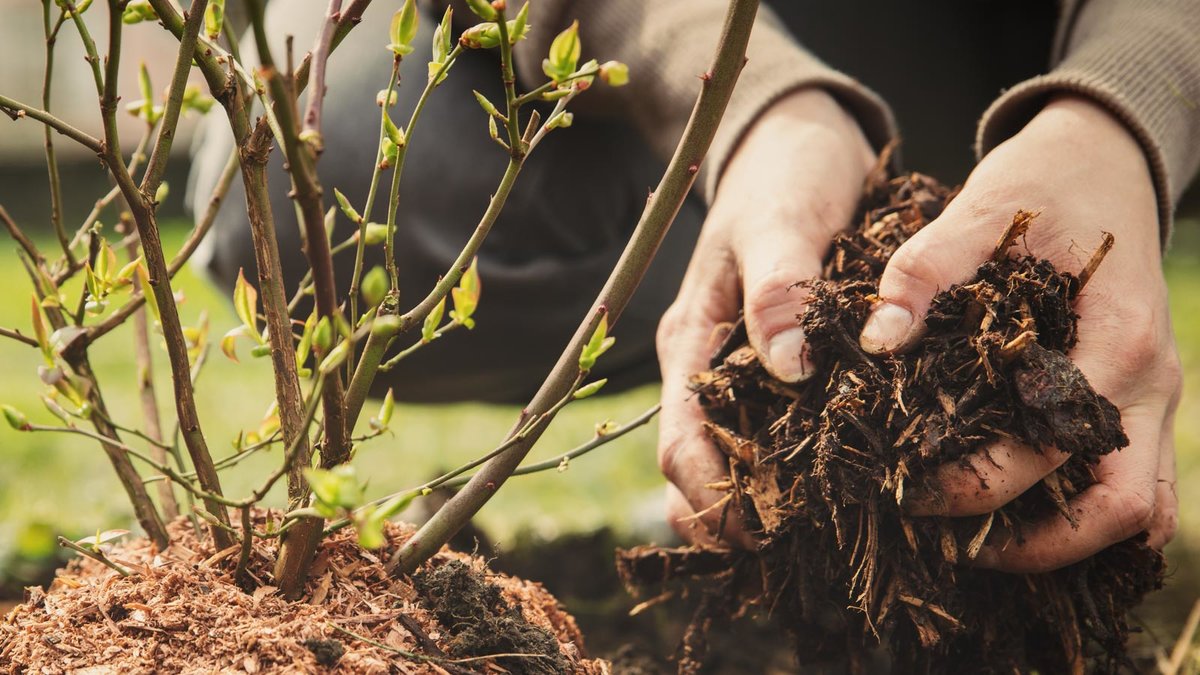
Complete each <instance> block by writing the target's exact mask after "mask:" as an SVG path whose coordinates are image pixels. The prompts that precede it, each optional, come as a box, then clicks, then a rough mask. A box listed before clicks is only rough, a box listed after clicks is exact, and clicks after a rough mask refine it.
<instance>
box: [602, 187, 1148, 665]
mask: <svg viewBox="0 0 1200 675" xmlns="http://www.w3.org/2000/svg"><path fill="white" fill-rule="evenodd" d="M952 196H953V194H952V193H951V191H950V190H948V189H947V188H945V187H944V186H942V185H940V184H939V183H938V182H937V181H935V180H933V179H931V178H929V177H928V176H923V175H921V174H916V173H914V174H910V175H907V176H903V177H899V178H894V179H891V180H887V179H886V176H885V175H884V174H883V173H882V171H878V172H877V173H876V176H874V177H873V178H872V179H871V180H869V181H868V185H867V188H866V193H865V195H864V198H863V202H862V204H861V206H860V214H859V217H858V218H857V219H856V220H857V222H858V223H859V225H858V227H857V229H855V230H854V231H852V232H847V233H845V234H843V235H840V236H839V237H838V238H837V239H836V240H835V241H834V243H833V246H832V248H831V252H830V254H829V257H828V259H827V261H826V264H825V270H824V274H823V279H821V280H819V281H813V282H810V283H808V284H807V286H808V289H809V291H810V298H809V300H808V306H807V308H806V310H805V312H804V314H803V315H802V316H801V317H798V318H799V320H800V323H801V325H802V326H803V327H804V330H805V333H806V334H807V336H808V340H809V345H810V348H811V350H812V359H813V362H814V363H815V364H816V368H817V372H816V373H815V375H814V376H813V377H812V378H810V379H809V380H808V381H806V382H805V383H802V384H800V385H794V386H793V385H786V384H784V383H781V382H779V381H777V380H774V379H773V378H772V377H771V376H770V375H769V374H768V373H767V371H766V370H765V369H764V368H763V367H762V365H761V364H760V363H759V362H758V360H757V358H756V356H755V354H754V351H753V350H752V349H751V348H750V347H749V345H748V344H747V341H746V334H745V331H744V329H743V327H742V326H741V324H740V323H739V324H737V325H735V326H733V327H732V328H731V330H730V333H729V335H728V337H727V338H726V340H725V341H724V344H723V345H722V347H721V348H720V349H719V350H718V352H717V354H716V355H715V356H714V357H713V360H712V364H711V370H709V371H708V372H705V373H701V374H699V375H697V376H696V377H695V378H694V385H695V390H696V392H697V394H698V395H699V397H700V400H701V403H702V405H703V407H704V409H705V410H706V412H707V414H708V416H709V418H710V420H711V423H710V425H709V428H708V430H709V432H710V435H711V437H712V439H713V440H714V442H715V443H716V445H717V447H718V448H720V449H721V451H722V452H724V453H725V454H726V455H727V456H728V458H729V467H730V469H729V477H728V481H727V482H726V483H725V487H726V488H727V489H728V491H729V494H730V496H731V498H730V500H729V502H728V504H729V505H736V506H737V508H736V509H735V510H730V511H729V513H728V516H729V517H735V516H734V513H737V514H740V517H741V518H742V520H743V523H742V524H743V526H744V527H745V528H746V530H747V531H749V532H752V533H754V534H755V535H756V538H757V539H758V541H759V542H760V544H759V547H758V550H757V551H754V552H734V551H725V550H697V549H661V548H655V547H639V548H637V549H634V550H631V551H621V552H619V555H618V566H619V568H620V571H621V573H622V576H623V578H624V579H625V580H626V582H627V584H628V585H629V586H631V587H633V588H637V587H641V588H646V587H652V590H654V592H659V591H661V590H662V587H663V586H664V585H670V584H672V583H679V582H682V583H683V585H684V586H685V587H686V588H688V589H690V590H701V591H702V593H703V597H702V600H701V602H700V604H699V607H698V609H697V612H696V615H695V617H694V620H693V623H692V626H691V628H690V629H689V630H688V632H687V634H686V635H685V637H684V641H683V645H682V646H681V649H680V654H679V663H680V672H695V671H696V670H698V669H699V667H700V665H701V664H702V663H703V660H704V651H705V646H706V633H707V631H708V630H709V628H710V626H711V625H712V624H713V623H714V622H721V621H724V620H727V619H730V618H734V617H737V616H740V615H742V614H744V613H746V612H747V611H750V610H752V609H755V608H757V609H758V610H761V611H765V612H768V613H769V614H770V615H771V616H772V617H773V618H775V619H776V620H778V621H779V622H780V624H781V625H782V626H784V627H786V630H787V631H788V632H789V633H790V634H791V636H792V637H793V638H794V640H795V642H796V653H797V655H798V658H799V659H800V660H801V661H802V662H830V663H841V664H843V665H844V666H846V667H847V668H848V669H849V670H850V671H851V672H862V671H865V670H868V669H871V668H872V667H874V666H877V665H879V664H880V660H881V659H882V660H883V661H884V662H885V663H886V662H887V661H888V660H890V667H891V669H892V670H893V671H895V672H906V673H907V672H921V671H933V672H955V673H961V672H986V673H990V672H997V673H999V672H1007V673H1011V672H1031V671H1039V672H1051V673H1059V672H1084V671H1085V670H1089V671H1116V670H1120V669H1122V668H1124V667H1127V666H1129V665H1130V662H1129V659H1128V658H1127V656H1126V653H1125V641H1126V638H1127V636H1128V634H1129V632H1130V627H1129V624H1128V622H1127V617H1126V614H1127V610H1129V609H1130V608H1131V607H1133V606H1134V605H1135V604H1137V603H1138V602H1139V601H1140V600H1141V598H1142V596H1143V595H1144V594H1146V593H1147V592H1149V591H1151V590H1153V589H1156V588H1158V587H1160V586H1161V581H1162V575H1163V571H1164V562H1163V559H1162V557H1161V554H1159V553H1158V552H1157V551H1155V550H1153V549H1151V548H1150V547H1148V546H1147V545H1146V544H1145V543H1144V541H1145V537H1144V536H1142V537H1135V538H1134V539H1131V540H1128V541H1125V542H1121V543H1119V544H1116V545H1114V546H1112V547H1110V548H1108V549H1106V550H1104V551H1102V552H1100V553H1099V554H1097V555H1095V556H1093V557H1091V558H1089V559H1087V560H1084V561H1082V562H1079V563H1076V564H1074V565H1072V566H1070V567H1067V568H1064V569H1061V570H1058V571H1055V572H1051V573H1047V574H1033V575H1011V574H1004V573H999V572H993V571H987V570H980V569H975V568H972V567H970V566H969V561H970V560H972V559H974V558H975V556H976V555H977V554H978V553H979V551H980V549H981V547H982V546H983V545H984V544H985V542H997V541H999V543H1001V544H1003V543H1004V542H1005V541H1007V540H1008V539H1009V538H1010V537H1011V538H1015V539H1016V540H1017V541H1020V538H1021V531H1022V527H1023V526H1024V525H1026V524H1029V523H1033V522H1034V521H1036V520H1039V519H1043V518H1047V517H1060V518H1068V519H1071V518H1073V515H1072V513H1071V511H1070V509H1069V508H1068V503H1069V501H1070V499H1071V498H1072V497H1073V496H1074V495H1076V494H1079V493H1080V492H1082V491H1083V490H1086V489H1087V488H1088V487H1089V486H1090V485H1092V484H1094V483H1095V478H1094V477H1093V473H1092V468H1093V467H1094V466H1095V465H1096V463H1097V462H1098V461H1099V460H1100V458H1101V457H1102V456H1103V455H1105V454H1107V453H1109V452H1114V451H1117V450H1119V449H1120V448H1122V447H1124V446H1125V445H1127V444H1128V439H1127V438H1126V437H1125V434H1124V432H1123V431H1122V429H1121V420H1120V413H1119V412H1118V411H1117V409H1116V407H1115V406H1113V405H1112V404H1111V403H1110V402H1109V401H1108V400H1106V399H1105V398H1104V397H1102V396H1100V395H1098V394H1097V393H1096V392H1095V391H1093V390H1092V388H1091V386H1090V385H1089V384H1088V382H1087V380H1086V378H1085V377H1084V376H1083V374H1082V373H1081V372H1080V371H1079V370H1078V369H1077V368H1076V367H1075V366H1074V364H1072V362H1071V361H1070V360H1069V359H1068V358H1067V357H1066V352H1067V351H1069V350H1070V349H1071V347H1072V346H1073V345H1074V344H1075V340H1076V322H1077V320H1078V315H1076V314H1075V312H1074V310H1073V308H1072V307H1073V304H1074V301H1075V299H1076V298H1077V297H1078V296H1079V294H1080V292H1081V291H1082V290H1083V288H1084V286H1085V285H1086V284H1087V282H1088V279H1089V278H1090V277H1091V275H1092V273H1093V272H1094V271H1095V270H1096V267H1097V266H1098V265H1099V264H1100V263H1101V262H1102V260H1103V258H1104V254H1105V253H1106V252H1107V251H1108V249H1109V248H1111V246H1112V238H1111V236H1106V239H1105V241H1104V243H1103V244H1102V245H1101V247H1100V250H1099V251H1097V253H1096V254H1095V255H1094V256H1093V257H1092V259H1091V261H1090V262H1089V263H1088V264H1087V266H1086V267H1085V268H1084V269H1083V270H1082V271H1081V272H1080V274H1079V275H1078V276H1075V275H1073V274H1071V273H1068V272H1064V271H1060V270H1057V269H1055V267H1054V266H1053V265H1052V264H1051V263H1049V262H1048V261H1046V260H1040V259H1037V258H1036V257H1033V256H1032V255H1028V254H1025V255H1022V254H1019V253H1016V252H1014V250H1013V249H1014V247H1015V245H1016V244H1017V242H1018V241H1019V240H1020V238H1021V236H1022V235H1023V234H1024V232H1025V231H1026V230H1027V229H1028V228H1029V227H1030V225H1031V223H1032V221H1033V219H1034V216H1033V214H1030V213H1028V212H1025V211H1022V212H1019V213H1017V214H1016V216H1015V217H1014V219H1013V223H1012V225H1011V226H1010V227H1009V228H1008V229H1007V231H1006V232H1005V233H1004V235H1003V236H1002V238H1001V239H1000V241H999V242H998V243H997V245H996V249H995V253H994V255H993V256H992V258H991V259H990V260H988V261H987V262H985V263H984V264H983V265H981V266H980V267H979V269H978V273H977V275H976V277H975V279H974V280H973V281H971V282H970V283H967V284H963V285H959V286H955V287H953V288H950V289H949V290H947V291H944V292H942V293H940V294H938V296H937V297H936V298H935V299H934V302H933V305H932V307H931V309H930V312H929V314H928V317H927V319H926V323H927V328H928V330H927V333H926V335H925V337H924V338H922V340H921V341H920V343H919V344H918V346H917V347H916V348H915V349H913V350H911V351H910V352H909V353H906V354H901V355H896V356H885V357H879V356H872V355H868V354H866V353H864V352H863V351H862V349H861V348H860V347H859V343H858V335H859V332H860V331H861V329H862V326H863V323H864V322H865V320H866V318H867V315H868V313H869V311H870V309H871V307H872V304H873V303H874V302H875V301H876V299H877V298H876V296H875V293H876V292H877V290H878V281H879V278H880V276H881V275H882V273H883V270H884V267H885V265H886V264H887V262H888V260H889V259H890V257H891V256H892V254H893V253H895V251H896V250H897V249H898V248H899V247H900V245H901V244H903V243H904V242H905V241H906V240H908V239H909V238H910V237H912V236H913V235H914V234H915V233H916V232H917V231H918V230H920V229H921V228H922V227H924V226H925V225H926V224H927V223H929V222H930V221H931V220H933V219H934V218H936V217H937V216H938V215H939V214H940V213H941V212H942V210H943V208H944V207H945V205H946V203H947V202H948V201H949V200H950V198H951V197H952ZM1004 437H1007V438H1010V439H1012V440H1015V441H1018V442H1021V443H1025V444H1028V445H1030V446H1033V447H1034V448H1037V449H1039V450H1043V451H1044V450H1046V449H1048V448H1050V447H1055V448H1058V449H1059V450H1061V451H1063V452H1068V453H1070V458H1069V459H1068V460H1067V461H1066V463H1065V464H1063V465H1062V467H1061V468H1059V469H1058V470H1057V471H1055V472H1054V473H1052V474H1050V475H1049V476H1047V477H1046V478H1045V479H1044V480H1043V481H1042V482H1041V483H1040V484H1038V485H1036V486H1034V487H1033V488H1031V489H1030V490H1029V491H1028V492H1026V493H1025V494H1024V495H1022V496H1021V497H1019V498H1018V499H1017V500H1015V501H1013V502H1011V503H1009V504H1008V505H1006V506H1005V507H1004V508H1002V509H1000V510H998V511H996V512H994V513H992V514H988V515H986V516H979V517H973V518H956V519H949V518H941V517H924V518H920V517H911V516H908V515H906V513H905V512H904V510H903V509H902V508H901V506H900V504H901V502H902V501H903V498H904V492H905V490H909V491H911V490H913V489H915V488H921V489H924V490H928V491H930V492H932V493H933V494H934V498H936V486H935V485H934V484H933V482H932V479H931V475H932V470H933V469H934V468H936V467H937V466H939V465H942V464H945V463H948V462H955V461H965V459H966V457H967V456H968V455H969V454H971V453H973V452H975V451H977V450H980V449H982V448H985V447H987V445H988V444H989V443H991V442H994V441H995V440H997V439H1000V438H1004ZM980 487H981V489H986V488H987V486H986V485H981V486H980ZM1001 533H1003V534H1001ZM989 535H991V538H990V539H989ZM661 597H666V593H664V594H663V595H662V596H661ZM879 647H883V648H885V649H884V650H882V651H885V652H886V654H881V653H880V652H881V650H880V649H878V648H879Z"/></svg>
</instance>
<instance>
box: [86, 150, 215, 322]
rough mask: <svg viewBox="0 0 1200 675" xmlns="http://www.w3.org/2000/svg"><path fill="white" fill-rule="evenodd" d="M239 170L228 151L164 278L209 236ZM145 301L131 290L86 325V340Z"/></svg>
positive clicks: (121, 320) (173, 276)
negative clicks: (117, 304)
mask: <svg viewBox="0 0 1200 675" xmlns="http://www.w3.org/2000/svg"><path fill="white" fill-rule="evenodd" d="M237 173H238V152H237V150H236V149H234V151H233V153H231V154H230V157H229V160H228V161H227V162H226V163H225V168H224V169H223V170H222V171H221V177H220V178H218V179H217V184H216V186H215V187H214V188H213V192H212V195H210V196H209V198H208V206H206V207H205V209H204V213H203V214H202V215H201V216H200V220H198V221H196V225H195V227H193V228H192V232H191V234H189V235H188V238H187V240H186V241H184V242H183V246H182V247H180V249H179V252H178V253H176V254H175V257H174V258H172V259H171V264H170V265H168V266H167V277H168V278H170V279H174V278H175V275H176V274H178V273H179V270H181V269H183V266H184V265H185V264H187V261H188V260H189V259H190V258H191V257H192V254H193V253H195V252H196V249H197V248H198V247H199V246H200V242H202V241H204V237H205V236H207V235H208V232H209V230H211V229H212V226H213V223H214V222H216V219H217V212H218V211H219V210H220V208H221V203H222V201H224V199H225V195H226V194H228V192H229V187H230V186H231V185H232V184H233V179H234V177H235V176H236V175H237ZM145 302H146V296H145V294H143V293H141V292H134V293H133V294H132V295H131V296H130V297H129V300H128V301H127V302H126V303H125V304H124V305H121V306H120V307H118V308H117V309H116V310H114V311H113V313H112V314H110V315H109V316H108V317H107V318H105V319H104V320H103V321H101V322H100V323H98V324H95V325H93V326H91V327H89V328H88V341H89V342H95V341H96V340H98V339H99V338H100V337H101V336H103V335H105V334H107V333H108V332H110V331H112V329H114V328H116V327H117V326H120V325H123V324H124V323H125V321H126V319H128V318H129V317H130V316H132V315H133V313H134V312H136V311H137V310H138V308H139V307H141V306H142V305H143V304H144V303H145Z"/></svg>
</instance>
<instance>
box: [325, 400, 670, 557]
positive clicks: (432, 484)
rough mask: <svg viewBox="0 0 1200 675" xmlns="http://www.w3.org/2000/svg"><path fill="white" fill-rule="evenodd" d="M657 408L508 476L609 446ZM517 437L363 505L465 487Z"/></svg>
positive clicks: (332, 527) (337, 525)
mask: <svg viewBox="0 0 1200 675" xmlns="http://www.w3.org/2000/svg"><path fill="white" fill-rule="evenodd" d="M661 407H662V406H658V405H656V406H654V407H652V408H650V409H649V410H647V411H646V412H644V413H642V414H641V415H638V416H637V417H635V418H634V419H632V420H630V421H629V422H627V423H625V424H624V425H623V426H621V427H619V428H617V429H614V430H613V431H610V432H608V433H607V434H604V435H602V436H596V437H595V438H593V439H592V440H590V441H588V442H586V443H584V444H582V445H579V446H577V447H575V448H572V449H571V450H568V451H567V452H564V453H562V454H561V455H557V456H555V457H552V458H550V459H547V460H545V461H542V462H537V463H535V464H527V465H525V466H522V467H520V468H518V469H517V470H515V471H513V473H512V475H514V476H524V475H526V474H531V473H537V472H539V471H547V470H549V469H554V468H557V467H558V466H559V465H560V464H562V461H563V460H564V459H566V460H571V459H575V458H576V457H581V456H583V455H586V454H587V453H589V452H591V451H593V450H595V449H596V448H599V447H602V446H604V445H606V444H608V443H611V442H612V441H615V440H617V439H618V438H620V437H622V436H624V435H625V434H627V433H629V432H631V431H633V430H634V429H637V428H638V427H640V426H642V425H644V424H646V423H648V422H649V421H650V420H652V419H654V416H655V415H657V414H658V411H659V410H660V409H661ZM519 438H520V436H519V435H518V436H514V437H513V438H511V439H509V440H507V441H505V442H504V443H502V444H500V446H498V447H497V448H495V449H494V450H492V451H491V452H489V453H488V454H486V455H484V456H483V457H479V458H477V459H474V460H471V461H470V462H467V463H466V464H463V465H462V466H460V467H458V468H456V469H453V470H451V471H448V472H446V473H444V474H442V475H441V476H438V477H437V478H434V479H433V480H431V481H429V482H427V483H425V484H424V485H420V486H418V487H415V488H410V489H408V490H401V491H400V492H394V493H392V494H389V495H385V496H383V497H379V498H378V499H374V500H372V501H370V502H368V503H367V504H366V506H380V505H382V504H385V503H387V502H388V501H391V500H392V499H395V498H396V497H401V496H409V495H412V496H419V495H421V494H422V493H424V492H426V491H427V490H433V489H435V488H455V487H461V486H463V485H466V484H467V482H468V481H470V479H471V476H464V475H463V474H465V473H466V472H467V471H470V470H471V469H473V468H475V467H477V466H479V465H481V464H483V463H484V462H486V461H488V460H489V459H491V458H492V457H495V456H496V455H498V454H500V453H502V452H504V451H505V450H507V449H508V448H511V447H512V446H513V445H514V444H515V443H516V442H517V440H518V439H519ZM351 522H352V521H351V520H350V519H349V518H343V519H341V520H336V521H334V522H332V523H330V524H329V526H328V527H326V528H325V533H326V534H329V533H331V532H335V531H337V530H340V529H342V528H343V527H346V526H347V525H350V524H351Z"/></svg>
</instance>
